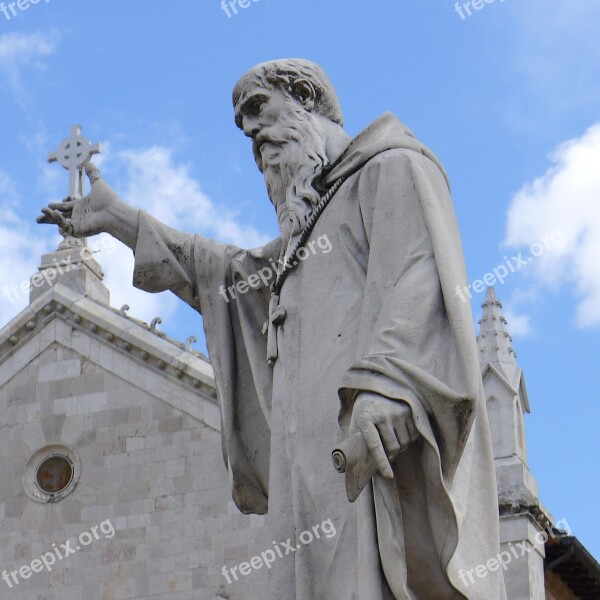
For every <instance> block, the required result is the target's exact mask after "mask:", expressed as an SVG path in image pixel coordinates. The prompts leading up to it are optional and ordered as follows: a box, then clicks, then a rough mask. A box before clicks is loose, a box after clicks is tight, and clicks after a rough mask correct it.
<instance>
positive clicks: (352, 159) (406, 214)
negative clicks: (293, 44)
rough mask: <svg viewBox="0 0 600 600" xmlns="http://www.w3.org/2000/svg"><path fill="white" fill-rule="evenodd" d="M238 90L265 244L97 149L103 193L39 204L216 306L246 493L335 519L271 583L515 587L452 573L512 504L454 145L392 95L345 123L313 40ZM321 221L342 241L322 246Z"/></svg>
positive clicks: (263, 502) (482, 552) (268, 504)
mask: <svg viewBox="0 0 600 600" xmlns="http://www.w3.org/2000/svg"><path fill="white" fill-rule="evenodd" d="M233 105H234V110H235V122H236V124H237V126H238V127H239V128H240V129H241V130H242V131H243V132H244V133H245V135H246V136H248V137H250V138H251V140H252V149H253V153H254V158H255V160H256V163H257V165H258V168H259V169H260V170H261V172H262V173H263V174H264V177H265V182H266V187H267V191H268V195H269V198H270V199H271V202H272V203H273V205H274V208H275V211H276V214H277V219H278V223H279V229H280V233H281V235H280V236H279V237H278V238H277V239H275V240H273V241H272V242H270V243H268V244H267V245H265V246H263V247H261V248H255V249H252V250H245V249H242V248H238V247H236V246H233V245H228V244H223V243H219V242H218V241H214V240H211V239H207V238H205V237H202V236H201V235H191V234H187V233H182V232H179V231H175V230H173V229H171V228H169V227H167V226H166V225H164V224H162V223H160V222H158V221H157V220H155V219H154V218H152V217H151V216H150V215H148V214H147V213H145V212H144V211H142V210H138V209H136V208H133V207H131V206H128V205H127V204H125V203H123V202H122V201H121V200H119V198H118V197H117V196H116V194H115V193H114V192H113V191H112V190H111V188H110V187H109V186H108V185H107V184H106V183H105V182H104V181H103V179H102V178H101V177H100V174H99V172H98V170H97V169H96V168H95V167H94V166H93V165H91V164H88V165H87V166H86V172H87V175H88V177H89V179H90V183H91V184H92V188H91V192H90V193H89V194H88V195H87V196H86V197H85V198H83V199H76V200H68V201H66V202H61V203H55V204H50V205H49V206H48V207H47V208H44V209H43V211H42V212H43V215H42V216H40V217H38V221H39V222H41V223H54V224H57V225H59V226H60V227H62V229H63V230H65V231H67V232H68V233H70V234H71V235H74V236H77V237H80V236H90V235H94V234H97V233H100V232H108V233H110V234H111V235H113V236H114V237H116V238H117V239H119V240H120V241H121V242H123V243H124V244H126V245H127V246H129V247H130V248H131V249H132V250H133V251H134V253H135V270H134V274H133V282H134V285H135V286H136V287H139V288H141V289H144V290H146V291H148V292H159V291H163V290H166V289H170V290H171V291H172V292H174V293H175V294H176V295H177V296H179V297H180V298H181V299H183V300H184V301H185V302H187V303H188V304H189V305H191V306H192V307H194V308H195V309H196V310H197V311H198V312H199V313H201V314H202V316H203V323H204V329H205V333H206V339H207V345H208V350H209V354H210V359H211V362H212V365H213V367H214V372H215V378H216V386H217V391H218V396H219V400H220V403H221V407H222V435H223V447H224V454H225V458H226V462H227V466H228V469H229V471H230V473H231V477H232V486H233V489H232V494H233V498H234V500H235V502H236V504H237V506H238V507H239V509H240V510H241V511H242V512H244V513H258V514H265V513H267V511H268V514H269V523H270V526H271V530H272V531H271V534H272V536H273V537H272V539H273V540H276V541H280V540H287V539H288V538H289V539H291V540H295V539H296V538H297V536H298V534H299V533H300V532H302V531H311V530H312V529H313V527H314V526H315V525H317V524H318V523H321V522H322V521H324V520H325V519H331V521H332V522H333V523H334V525H335V528H336V531H337V536H336V537H334V538H333V539H331V540H327V541H324V540H320V541H315V542H313V543H311V544H307V545H301V544H298V547H295V546H294V547H290V550H289V551H288V552H287V553H286V554H288V555H284V556H282V557H281V558H280V560H279V561H278V562H277V563H276V564H273V565H272V566H271V568H270V570H269V584H268V587H267V589H266V590H265V594H264V598H268V599H270V600H315V599H323V600H350V599H356V600H390V599H396V600H408V599H410V600H426V599H427V600H431V599H435V600H442V599H455V598H469V599H473V600H475V599H483V598H485V599H495V600H496V599H503V598H505V592H504V583H503V576H502V573H501V571H495V572H490V573H488V575H487V576H486V577H485V578H480V579H476V582H475V584H470V585H469V586H468V587H467V586H466V585H465V583H464V582H463V581H461V579H460V578H459V576H458V573H459V571H460V570H461V569H463V570H468V569H471V568H473V567H474V566H475V565H479V564H481V563H482V562H485V561H486V560H487V559H488V557H494V556H496V555H497V553H498V548H499V540H498V505H497V497H496V483H495V475H494V465H493V459H492V450H491V440H490V433H489V426H488V421H487V415H486V408H485V401H484V396H483V387H482V382H481V377H480V371H479V365H478V360H477V349H476V343H475V332H474V327H473V321H472V317H471V311H470V307H469V305H468V304H466V303H464V302H461V301H460V299H459V298H458V297H457V296H456V294H455V292H454V290H455V289H456V286H457V285H461V286H463V285H465V284H466V281H467V278H466V273H465V267H464V259H463V255H462V248H461V242H460V237H459V232H458V227H457V223H456V219H455V215H454V210H453V206H452V201H451V198H450V192H449V185H448V180H447V177H446V174H445V172H444V169H443V167H442V165H441V164H440V163H439V161H438V160H437V159H436V157H435V156H434V155H433V153H432V152H431V151H430V150H429V149H428V148H426V147H425V146H424V145H423V144H421V143H420V142H419V141H417V140H416V139H415V137H414V135H413V134H412V133H411V131H410V130H408V129H407V128H406V127H405V126H404V125H402V124H401V123H400V122H399V121H398V120H397V119H396V118H395V117H394V115H392V114H391V113H386V114H384V115H383V116H381V117H380V118H379V119H377V120H376V121H375V122H374V123H373V124H371V125H370V126H369V127H368V128H367V129H365V130H364V131H363V132H362V133H361V134H360V135H358V136H357V137H356V138H354V139H351V138H350V137H349V136H348V134H347V133H345V131H344V129H343V117H342V111H341V108H340V104H339V101H338V98H337V96H336V93H335V91H334V89H333V87H332V84H331V82H330V81H329V79H328V77H327V76H326V75H325V73H324V72H323V71H322V70H321V69H320V68H319V67H318V66H317V65H315V64H313V63H311V62H309V61H306V60H299V59H289V60H276V61H271V62H267V63H264V64H260V65H258V66H256V67H255V68H253V69H251V70H250V71H249V72H248V73H246V74H245V75H244V76H243V77H242V78H241V79H240V81H239V82H238V83H237V85H236V86H235V89H234V92H233ZM323 236H325V238H326V239H327V240H328V241H329V242H330V250H331V251H330V252H328V253H325V252H320V253H319V252H312V253H310V252H309V250H308V249H309V248H311V243H312V244H313V245H312V249H313V250H316V248H315V240H318V239H324V238H323ZM307 255H308V258H307ZM274 268H276V269H277V272H276V274H273V277H272V279H271V280H270V283H271V285H270V287H268V286H266V285H264V283H265V282H266V281H267V278H266V273H267V272H271V271H272V270H273V269H274ZM261 276H262V277H261ZM225 290H226V293H224V291H225ZM357 435H358V436H359V440H360V441H361V443H363V442H364V444H365V447H366V448H367V454H368V455H369V457H370V458H371V460H372V462H373V464H374V465H375V469H377V472H376V473H375V474H373V476H372V477H370V479H368V481H366V482H363V483H362V486H363V487H364V489H362V488H361V489H362V492H361V491H360V489H359V490H357V491H356V494H354V495H355V496H356V495H357V494H358V497H357V498H356V501H355V502H353V503H351V502H349V501H348V497H347V494H346V488H345V482H344V477H343V476H341V475H339V474H338V473H337V472H336V470H335V469H334V466H333V464H332V460H331V458H332V451H333V450H334V448H336V447H337V446H339V445H340V444H343V443H344V441H345V440H347V439H349V438H350V437H354V439H356V436H357ZM338 454H339V452H338ZM336 460H338V459H336ZM359 492H360V493H359ZM352 499H354V498H352Z"/></svg>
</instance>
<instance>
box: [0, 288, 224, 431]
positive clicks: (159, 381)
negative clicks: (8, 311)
mask: <svg viewBox="0 0 600 600" xmlns="http://www.w3.org/2000/svg"><path fill="white" fill-rule="evenodd" d="M75 331H77V332H80V333H83V335H78V336H74V335H72V333H73V332H75ZM54 342H58V343H60V344H62V345H64V346H66V347H69V348H71V349H73V350H75V351H76V352H78V353H79V354H81V355H82V356H85V357H87V358H89V359H90V360H92V361H94V362H96V363H98V364H100V365H101V366H102V367H103V368H105V369H106V370H107V371H110V372H112V373H114V374H115V375H117V376H119V377H121V378H123V379H125V380H128V381H130V382H131V383H132V384H134V385H136V386H137V387H140V388H142V389H145V390H146V391H148V393H150V394H152V395H153V396H155V397H156V398H157V399H159V400H161V401H162V402H166V403H167V404H169V405H171V406H173V407H174V408H177V409H179V410H182V411H184V412H186V413H187V414H189V415H191V416H193V417H195V418H197V419H198V420H200V421H203V422H204V423H205V424H207V425H209V426H210V427H212V428H214V429H216V430H217V431H220V429H221V426H220V408H219V406H218V402H217V399H216V389H215V383H214V376H213V370H212V366H211V365H210V363H209V362H208V359H207V358H206V357H204V356H203V355H201V354H200V353H198V352H194V351H193V350H190V349H189V348H186V346H185V345H184V344H182V343H180V342H178V341H176V340H173V339H171V338H169V337H167V336H166V335H164V334H163V333H159V332H156V331H152V330H151V329H150V328H149V327H148V325H147V324H146V323H143V322H142V321H138V320H137V319H133V318H131V317H128V316H127V315H126V314H125V313H124V312H120V311H118V310H115V309H114V308H111V307H110V306H108V305H104V304H101V303H98V302H96V301H94V300H92V299H90V298H88V297H87V296H86V295H84V294H83V293H81V292H78V291H75V290H73V289H71V288H70V287H68V286H66V285H64V284H63V283H61V282H56V283H55V284H54V285H53V286H52V287H51V288H49V289H48V290H47V291H46V292H45V293H43V294H42V295H40V296H39V297H37V298H35V299H34V300H33V301H32V302H31V303H30V304H29V306H27V307H26V308H25V309H24V310H23V311H21V313H19V314H18V315H17V316H16V317H15V318H14V319H12V320H11V321H10V322H9V323H8V324H7V325H5V326H4V327H3V328H2V329H0V385H3V384H4V383H5V382H6V381H8V380H9V379H11V377H12V376H14V374H15V373H17V372H18V371H20V370H21V369H22V368H24V367H25V366H26V365H27V364H28V363H29V362H31V360H33V359H34V358H35V357H36V356H38V355H39V354H41V353H42V352H43V351H44V349H45V348H47V347H48V346H49V345H50V344H52V343H54ZM140 368H141V369H143V370H144V371H145V374H144V377H140V376H139V373H140Z"/></svg>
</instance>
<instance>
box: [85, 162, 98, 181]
mask: <svg viewBox="0 0 600 600" xmlns="http://www.w3.org/2000/svg"><path fill="white" fill-rule="evenodd" d="M85 173H86V175H87V176H88V179H89V180H90V185H94V183H96V181H98V179H101V175H100V171H99V170H98V167H97V166H96V165H95V164H94V163H92V162H89V163H87V164H86V165H85Z"/></svg>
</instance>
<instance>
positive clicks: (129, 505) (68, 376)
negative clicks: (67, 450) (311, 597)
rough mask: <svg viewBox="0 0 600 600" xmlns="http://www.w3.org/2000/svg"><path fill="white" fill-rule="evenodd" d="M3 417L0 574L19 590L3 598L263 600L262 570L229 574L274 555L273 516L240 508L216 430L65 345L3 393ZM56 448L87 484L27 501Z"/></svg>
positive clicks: (36, 361)
mask: <svg viewBox="0 0 600 600" xmlns="http://www.w3.org/2000/svg"><path fill="white" fill-rule="evenodd" d="M115 358H116V359H117V360H118V356H116V357H115ZM146 368H147V367H145V366H144V365H140V366H139V378H143V377H145V375H146V374H145V372H144V369H146ZM0 381H1V380H0ZM172 385H178V382H176V381H173V382H172ZM190 393H193V392H191V391H190ZM0 415H1V421H0V425H1V428H0V571H4V570H6V571H7V573H8V579H9V581H10V582H12V585H13V587H12V588H11V589H10V590H9V585H8V583H7V582H6V581H5V580H3V579H0V590H2V592H1V593H0V597H1V598H11V599H14V600H21V599H22V600H33V599H35V600H59V599H60V600H117V599H123V598H132V599H138V598H139V599H142V598H144V599H145V598H156V599H157V600H163V599H164V600H167V599H168V600H188V599H189V600H191V599H193V600H213V599H225V598H227V599H230V600H236V599H238V598H239V599H241V598H245V599H247V598H253V597H256V598H258V597H260V594H258V592H257V591H256V590H257V586H258V585H259V584H260V580H261V577H262V576H263V575H264V573H262V572H260V571H256V572H253V573H251V574H250V575H249V576H247V577H245V578H244V581H239V582H237V583H236V582H234V583H233V584H232V585H229V584H227V582H226V581H225V579H224V577H223V575H222V574H221V568H222V566H223V565H225V564H227V565H232V564H237V563H239V562H242V561H245V560H248V559H249V558H250V557H251V556H253V555H254V554H258V553H260V551H261V550H262V549H264V548H265V547H268V546H265V545H264V544H265V540H264V535H265V533H264V528H263V524H264V523H263V517H257V516H245V515H242V514H241V513H240V512H239V511H238V510H237V508H235V506H234V505H233V502H232V501H231V494H230V486H229V480H228V474H227V471H226V469H225V466H224V463H223V457H222V454H221V442H220V434H219V432H218V431H217V430H216V429H214V428H212V427H209V426H207V425H206V424H204V423H202V422H200V421H198V420H197V419H195V418H193V417H191V416H189V415H187V414H186V413H183V412H182V411H179V410H177V409H175V408H173V407H171V406H169V405H168V404H167V403H165V402H163V401H161V400H159V399H157V398H156V397H154V396H153V395H151V394H149V393H148V392H147V391H144V390H142V389H140V388H137V387H136V386H134V385H132V384H131V383H128V382H127V381H125V380H123V379H120V378H118V377H116V376H115V375H113V374H112V373H110V372H108V371H107V370H105V369H103V368H101V367H100V366H99V365H97V364H94V363H93V362H91V361H89V360H87V359H86V358H85V357H83V356H81V355H79V354H77V353H76V352H74V351H73V350H70V349H68V348H66V347H64V346H62V345H60V344H58V343H56V342H55V343H53V344H52V345H50V346H49V347H48V348H46V350H44V351H43V353H41V354H40V355H39V356H37V357H35V358H33V360H31V362H29V364H28V365H27V366H26V367H25V368H24V369H22V370H21V371H20V372H19V373H17V374H15V375H14V376H13V377H12V378H11V379H10V380H9V381H8V382H7V383H5V384H4V385H3V386H2V387H1V388H0ZM51 443H61V444H66V445H68V446H70V447H71V448H72V449H73V451H74V452H75V453H76V454H77V456H78V458H79V460H80V462H81V476H80V479H79V481H78V483H77V486H76V488H75V489H74V491H73V492H72V493H71V494H70V495H68V496H67V497H65V498H64V499H62V500H60V501H59V502H56V503H51V504H43V503H40V502H37V501H35V500H33V499H32V498H30V497H29V496H28V495H27V493H26V492H25V490H24V486H23V482H22V474H23V470H24V465H25V464H26V463H27V461H28V460H29V459H30V457H31V456H32V455H33V454H34V453H35V452H36V451H37V450H39V449H40V448H43V447H44V446H46V445H48V444H51ZM108 522H109V523H108ZM101 523H104V524H105V525H104V529H101V530H99V529H98V526H99V525H100V524H101ZM94 526H96V531H95V535H96V537H98V539H94V540H93V541H92V542H91V543H89V545H87V546H86V547H82V548H81V549H80V550H79V551H77V552H76V553H74V554H71V555H70V556H67V557H65V558H64V559H62V560H57V561H56V564H55V565H54V566H53V567H52V572H48V571H47V570H46V568H45V567H44V569H43V570H42V571H41V572H39V573H36V572H30V573H29V575H28V578H27V579H25V580H24V579H22V577H21V576H20V575H17V578H18V580H19V583H18V584H15V583H14V580H13V579H11V576H10V573H11V572H12V571H15V570H18V569H20V567H22V566H23V565H30V566H31V565H32V561H33V560H34V559H36V558H37V559H39V558H40V556H42V555H43V554H45V553H49V552H50V553H51V552H53V550H54V549H55V548H57V549H60V544H64V543H65V542H66V540H72V543H71V547H73V548H74V547H75V545H76V544H77V542H78V540H79V536H80V534H81V533H82V532H90V531H92V529H93V527H94ZM111 526H112V527H114V536H111V537H109V534H110V527H111ZM104 531H106V532H107V535H104V533H103V532H104ZM86 541H87V538H86ZM267 543H268V544H270V541H268V542H267ZM53 544H55V546H53ZM59 551H60V550H59ZM63 554H64V550H63ZM37 566H38V565H37V564H36V567H37ZM263 571H264V569H263ZM25 573H26V571H25ZM26 574H27V573H26ZM192 590H193V591H192Z"/></svg>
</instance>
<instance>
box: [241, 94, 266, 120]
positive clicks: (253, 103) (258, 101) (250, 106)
mask: <svg viewBox="0 0 600 600" xmlns="http://www.w3.org/2000/svg"><path fill="white" fill-rule="evenodd" d="M264 101H265V99H264V98H263V97H262V96H257V97H255V98H252V99H251V100H250V101H249V102H248V103H247V105H246V106H245V107H244V108H245V110H244V112H245V113H246V114H247V115H249V116H251V117H257V116H258V115H259V114H260V111H261V109H262V107H263V104H264Z"/></svg>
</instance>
